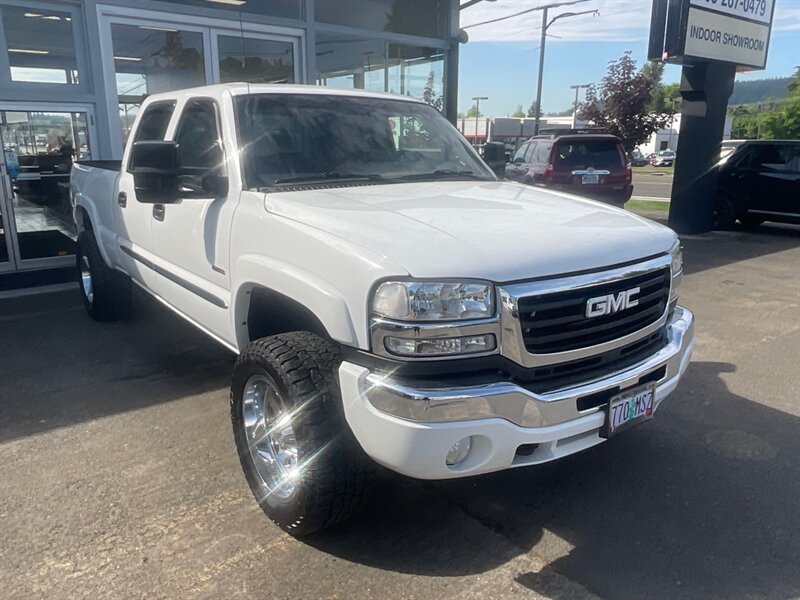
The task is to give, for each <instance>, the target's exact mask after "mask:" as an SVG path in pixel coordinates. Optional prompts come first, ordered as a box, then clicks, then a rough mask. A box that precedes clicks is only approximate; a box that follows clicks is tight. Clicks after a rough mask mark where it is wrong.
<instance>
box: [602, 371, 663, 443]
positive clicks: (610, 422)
mask: <svg viewBox="0 0 800 600" xmlns="http://www.w3.org/2000/svg"><path fill="white" fill-rule="evenodd" d="M655 402H656V386H655V384H648V385H647V386H645V387H640V388H636V389H633V390H628V391H627V392H623V393H621V394H619V395H617V396H614V397H613V398H612V399H611V400H610V401H609V403H608V406H607V408H606V426H605V428H604V429H605V434H606V435H605V437H611V436H612V435H614V434H617V433H619V432H620V431H622V430H623V429H627V428H628V427H630V426H632V425H635V424H636V423H641V422H642V421H647V420H648V419H651V418H652V417H653V409H654V408H655Z"/></svg>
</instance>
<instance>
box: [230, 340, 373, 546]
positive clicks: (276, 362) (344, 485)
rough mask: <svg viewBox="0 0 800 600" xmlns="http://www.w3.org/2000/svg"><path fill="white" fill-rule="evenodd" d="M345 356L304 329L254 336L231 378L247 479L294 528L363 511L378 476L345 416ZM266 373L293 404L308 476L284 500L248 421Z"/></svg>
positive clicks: (301, 532)
mask: <svg viewBox="0 0 800 600" xmlns="http://www.w3.org/2000/svg"><path fill="white" fill-rule="evenodd" d="M340 363H341V356H340V355H339V352H338V349H337V348H336V347H335V346H334V345H333V344H332V343H331V342H329V341H327V340H325V339H323V338H321V337H319V336H317V335H315V334H313V333H309V332H305V331H298V332H292V333H285V334H280V335H275V336H271V337H266V338H262V339H259V340H255V341H253V342H251V343H250V344H248V345H247V347H246V348H245V349H244V351H243V352H242V353H241V354H240V355H239V358H238V360H237V361H236V366H235V367H234V374H233V382H232V385H231V398H230V409H231V422H232V424H233V436H234V439H235V441H236V450H237V452H238V454H239V460H240V462H241V465H242V469H243V470H244V474H245V477H246V478H247V482H248V484H249V485H250V489H251V490H252V492H253V495H254V496H255V497H256V500H257V501H258V502H259V505H260V506H261V508H262V510H263V511H264V512H265V513H266V515H267V516H268V517H269V518H270V519H271V520H272V521H273V522H274V523H275V524H277V525H278V526H279V527H280V528H281V529H283V530H284V531H286V532H287V533H289V534H290V535H292V536H295V537H302V536H306V535H309V534H311V533H314V532H316V531H319V530H321V529H324V528H327V527H330V526H331V525H333V524H334V523H337V522H339V521H342V520H344V519H346V518H347V517H349V516H350V515H352V514H353V513H355V512H356V511H358V510H359V509H360V508H361V506H362V505H363V503H364V501H365V497H366V492H367V489H368V487H369V484H370V483H371V480H372V479H373V475H374V471H373V469H372V467H371V464H370V463H371V461H370V460H369V458H368V457H367V456H366V455H365V454H364V452H363V450H362V449H361V447H360V446H359V445H358V442H357V441H356V439H355V437H354V436H353V434H352V432H351V431H350V428H349V426H348V425H347V422H346V421H345V417H344V410H343V407H342V400H341V394H340V391H339V383H338V375H337V373H338V369H339V365H340ZM258 375H266V376H267V377H269V378H270V379H271V381H272V382H274V383H275V384H276V386H277V391H278V393H279V394H280V395H281V396H282V399H283V400H284V402H286V403H287V404H288V405H289V408H290V409H292V408H295V407H298V406H301V405H302V406H303V408H302V409H301V410H299V411H298V412H297V413H296V414H295V415H294V416H293V417H292V427H293V429H294V433H295V437H296V441H297V447H298V459H299V463H300V464H301V465H304V466H303V468H302V469H301V473H302V474H301V476H300V478H299V481H298V483H297V484H296V487H295V491H294V493H293V495H292V496H291V497H290V498H288V499H285V500H282V499H281V498H277V497H275V496H273V495H270V494H269V493H268V488H267V486H266V484H265V483H264V481H263V480H262V478H261V477H260V475H259V474H258V471H257V469H256V466H255V464H254V462H253V458H252V456H251V453H250V448H249V446H248V443H247V433H246V430H245V427H244V413H243V402H244V391H245V386H246V384H247V382H248V381H249V380H250V378H251V377H254V376H258Z"/></svg>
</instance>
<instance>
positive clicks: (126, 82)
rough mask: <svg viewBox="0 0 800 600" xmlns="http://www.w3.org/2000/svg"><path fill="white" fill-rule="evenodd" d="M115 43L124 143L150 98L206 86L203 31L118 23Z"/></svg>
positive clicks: (113, 31) (113, 28)
mask: <svg viewBox="0 0 800 600" xmlns="http://www.w3.org/2000/svg"><path fill="white" fill-rule="evenodd" d="M111 40H112V43H113V47H114V71H115V75H116V81H117V96H118V101H119V111H120V119H121V120H122V130H123V140H127V138H128V135H129V134H130V128H131V126H132V125H133V121H134V119H135V118H136V114H137V113H138V111H139V106H140V105H141V103H142V102H143V101H144V99H145V98H146V97H147V96H148V95H150V94H156V93H159V92H169V91H172V90H177V89H182V88H189V87H195V86H200V85H204V84H205V83H206V76H205V62H204V59H203V35H202V34H201V33H200V32H196V31H180V30H178V29H173V28H170V27H160V26H155V25H153V26H146V25H121V24H118V23H114V24H112V25H111Z"/></svg>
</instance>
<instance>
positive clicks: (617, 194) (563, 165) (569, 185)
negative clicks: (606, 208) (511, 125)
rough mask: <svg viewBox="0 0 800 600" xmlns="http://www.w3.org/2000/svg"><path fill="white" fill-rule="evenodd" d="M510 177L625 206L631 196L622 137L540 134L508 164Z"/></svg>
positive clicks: (529, 141)
mask: <svg viewBox="0 0 800 600" xmlns="http://www.w3.org/2000/svg"><path fill="white" fill-rule="evenodd" d="M505 174H506V178H507V179H510V180H512V181H519V182H521V183H527V184H536V185H541V186H544V187H548V188H553V189H556V190H560V191H564V192H569V193H572V194H577V195H579V196H587V197H590V198H595V199H597V200H602V201H604V202H607V203H609V204H613V205H615V206H622V205H624V204H625V203H626V202H627V201H628V200H630V198H631V194H632V193H633V184H632V183H631V181H632V173H631V167H630V164H629V163H628V161H627V159H626V158H625V151H624V150H623V148H622V143H621V142H620V140H619V138H617V137H615V136H613V135H607V134H593V133H588V134H584V133H578V134H573V133H568V134H558V133H555V134H552V135H544V136H536V137H534V138H531V139H530V140H528V141H527V142H525V143H524V144H522V146H520V147H519V149H518V150H517V152H516V153H515V154H514V158H513V159H512V161H511V163H509V164H508V165H506V171H505Z"/></svg>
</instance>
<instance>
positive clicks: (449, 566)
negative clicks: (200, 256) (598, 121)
mask: <svg viewBox="0 0 800 600" xmlns="http://www.w3.org/2000/svg"><path fill="white" fill-rule="evenodd" d="M684 246H685V259H686V268H687V276H686V277H685V279H684V284H683V288H682V291H681V296H682V303H683V304H685V305H686V306H688V307H690V308H691V309H692V310H694V311H695V313H696V316H697V324H698V331H697V334H698V338H697V347H696V350H695V356H694V361H693V363H692V365H691V366H690V368H689V370H688V371H687V374H686V377H685V380H684V381H683V382H682V384H681V386H680V387H679V388H678V391H677V392H676V393H675V394H674V395H673V396H671V397H670V399H669V400H668V401H667V402H666V403H665V404H664V405H663V406H662V408H661V409H660V410H659V412H658V413H657V415H656V417H655V418H654V419H653V420H652V421H650V422H648V423H645V424H642V425H640V426H638V427H636V428H634V429H632V430H631V431H630V432H627V433H626V434H624V435H621V436H619V437H618V438H615V439H613V440H612V441H610V442H609V443H606V444H603V445H601V446H598V447H597V448H594V449H592V450H591V451H588V452H586V453H583V454H580V455H577V456H573V457H570V458H568V459H566V460H563V461H560V462H556V463H550V464H547V465H543V466H540V467H534V468H525V469H516V470H512V471H506V472H502V473H498V474H494V475H490V476H484V477H478V478H472V479H466V480H461V481H451V482H427V483H425V482H417V481H412V480H409V479H405V478H402V477H400V476H393V475H388V474H387V475H386V476H385V477H384V478H383V481H382V482H381V484H380V485H379V486H378V489H377V490H376V493H375V495H374V498H373V500H372V502H371V504H370V505H369V507H368V508H367V510H365V511H364V512H363V513H361V514H359V515H358V516H357V517H355V518H354V519H352V520H351V521H349V522H346V523H343V524H341V525H339V526H337V527H336V528H334V529H332V530H329V531H327V532H324V533H322V534H318V535H316V536H314V537H312V538H309V539H308V540H305V541H302V542H301V541H296V540H294V539H292V538H290V537H289V536H287V535H286V534H284V533H283V532H281V531H280V530H279V529H278V528H277V527H275V526H273V525H272V524H271V523H269V522H268V521H267V519H266V518H265V517H264V515H263V514H262V513H261V511H260V510H259V508H258V507H257V506H256V504H255V501H254V500H253V499H252V497H251V495H250V492H249V490H248V489H247V486H246V484H245V481H244V477H243V476H242V474H241V472H240V468H239V464H238V458H237V456H236V454H235V450H234V445H233V442H232V439H231V431H230V423H229V418H228V389H227V388H228V384H229V380H230V374H231V369H232V366H233V361H234V357H233V356H232V355H231V354H230V353H229V352H228V351H226V350H224V349H222V348H221V347H218V346H217V345H216V344H215V343H214V342H212V341H210V340H208V339H207V338H206V337H204V336H203V335H202V334H201V333H199V332H196V331H195V330H194V329H193V328H192V327H191V326H190V325H187V324H186V323H184V322H183V321H181V320H180V319H178V318H177V317H175V316H173V315H172V314H170V313H168V312H167V311H166V310H164V309H163V308H161V307H160V306H158V305H157V304H155V303H154V302H153V301H152V300H149V299H147V298H145V297H143V296H142V295H141V294H137V296H136V302H135V303H136V306H137V310H136V314H135V316H134V318H133V319H132V320H131V321H129V322H125V323H117V324H111V325H108V324H100V323H95V322H92V321H90V320H89V319H88V318H87V317H86V316H85V314H84V312H83V308H82V306H81V305H80V301H79V299H78V295H77V290H75V291H71V292H65V293H58V294H47V295H37V296H25V297H20V298H13V299H5V300H1V301H0V357H2V359H1V360H2V369H3V370H2V373H3V377H2V380H0V590H2V593H0V596H2V598H4V599H16V598H26V599H27V598H148V599H149V598H239V597H248V598H369V597H379V598H426V599H427V598H440V599H444V598H508V597H514V598H552V599H556V600H571V599H581V598H593V597H601V598H652V599H672V598H691V599H695V598H696V599H703V600H706V599H712V598H746V599H748V600H753V599H762V598H764V599H766V598H770V599H772V598H794V597H798V595H800V569H798V568H797V565H798V564H800V510H799V509H800V501H799V500H798V494H799V493H800V468H798V466H799V465H798V456H800V368H798V364H800V230H799V229H797V228H795V229H792V228H789V227H779V226H764V227H762V228H761V229H760V231H758V232H757V233H746V232H742V231H734V232H723V233H713V234H707V235H703V236H696V237H692V236H688V237H686V238H685V239H684Z"/></svg>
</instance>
